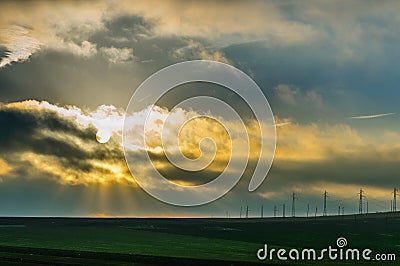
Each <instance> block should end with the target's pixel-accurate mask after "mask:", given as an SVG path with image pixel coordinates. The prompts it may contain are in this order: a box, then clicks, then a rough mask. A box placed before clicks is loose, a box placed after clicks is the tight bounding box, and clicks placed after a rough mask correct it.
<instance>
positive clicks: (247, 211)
mask: <svg viewBox="0 0 400 266" xmlns="http://www.w3.org/2000/svg"><path fill="white" fill-rule="evenodd" d="M247 218H249V205H247V206H246V219H247Z"/></svg>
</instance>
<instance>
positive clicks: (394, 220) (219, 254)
mask: <svg viewBox="0 0 400 266" xmlns="http://www.w3.org/2000/svg"><path fill="white" fill-rule="evenodd" d="M338 237H345V238H346V239H347V241H348V247H352V248H359V249H362V248H370V249H372V250H373V252H374V253H395V254H396V256H397V258H398V260H399V259H400V257H399V256H400V215H398V214H394V213H382V214H379V215H378V214H374V215H368V216H366V215H363V216H358V215H357V216H355V215H349V216H339V217H317V218H316V219H314V218H308V219H307V218H286V219H282V218H266V219H255V218H253V219H94V218H0V264H1V265H21V264H23V265H55V264H57V265H104V264H107V265H127V264H130V265H253V264H254V265H256V264H264V265H266V264H271V261H267V260H266V261H258V259H257V257H256V252H257V250H258V249H259V248H261V247H262V246H263V245H264V243H267V244H268V246H269V247H270V248H276V249H278V248H281V247H283V248H287V249H290V248H297V249H301V248H315V249H317V250H320V249H322V248H325V247H328V246H329V245H331V246H336V239H337V238H338ZM273 263H274V264H279V265H284V264H285V263H282V262H279V261H273ZM359 263H360V264H362V265H367V263H366V262H361V261H360V262H359ZM370 263H371V264H374V265H398V264H399V262H398V261H397V262H396V261H395V262H393V261H392V262H370ZM286 264H287V265H292V264H297V265H320V264H321V262H312V261H303V262H293V261H287V262H286ZM323 264H330V265H345V264H347V265H353V264H354V261H347V262H346V261H336V262H330V261H328V260H325V261H324V262H323Z"/></svg>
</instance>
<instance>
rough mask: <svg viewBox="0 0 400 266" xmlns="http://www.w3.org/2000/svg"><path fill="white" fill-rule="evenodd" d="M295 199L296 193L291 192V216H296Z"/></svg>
mask: <svg viewBox="0 0 400 266" xmlns="http://www.w3.org/2000/svg"><path fill="white" fill-rule="evenodd" d="M295 201H296V194H295V193H294V192H293V193H292V217H295V216H296V205H295Z"/></svg>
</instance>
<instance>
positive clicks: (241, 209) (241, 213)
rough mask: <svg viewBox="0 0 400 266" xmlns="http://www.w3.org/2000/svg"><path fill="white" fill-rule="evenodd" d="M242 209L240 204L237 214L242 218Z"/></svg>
mask: <svg viewBox="0 0 400 266" xmlns="http://www.w3.org/2000/svg"><path fill="white" fill-rule="evenodd" d="M242 209H243V208H242V206H240V214H239V217H240V218H242Z"/></svg>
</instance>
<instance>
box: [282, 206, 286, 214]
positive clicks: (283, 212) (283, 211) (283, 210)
mask: <svg viewBox="0 0 400 266" xmlns="http://www.w3.org/2000/svg"><path fill="white" fill-rule="evenodd" d="M285 212H286V210H285V203H283V205H282V217H286V213H285Z"/></svg>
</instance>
